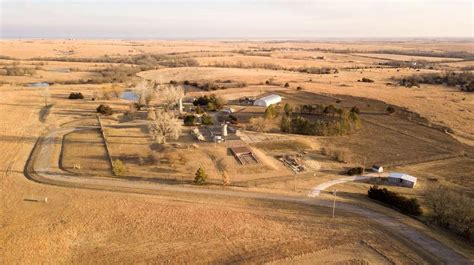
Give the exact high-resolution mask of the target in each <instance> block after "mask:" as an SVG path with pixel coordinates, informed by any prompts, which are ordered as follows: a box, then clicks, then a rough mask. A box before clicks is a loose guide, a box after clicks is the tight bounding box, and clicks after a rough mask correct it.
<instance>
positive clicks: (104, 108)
mask: <svg viewBox="0 0 474 265" xmlns="http://www.w3.org/2000/svg"><path fill="white" fill-rule="evenodd" d="M96 110H97V112H98V113H100V114H104V115H112V114H113V113H114V112H113V110H112V108H111V107H110V106H109V105H104V104H100V105H99V106H98V107H97V109H96Z"/></svg>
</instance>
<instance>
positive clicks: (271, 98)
mask: <svg viewBox="0 0 474 265" xmlns="http://www.w3.org/2000/svg"><path fill="white" fill-rule="evenodd" d="M280 101H281V97H280V96H279V95H276V94H271V95H268V96H265V97H263V98H259V99H257V100H255V102H254V105H255V106H265V107H267V106H270V105H272V104H276V103H278V102H280Z"/></svg>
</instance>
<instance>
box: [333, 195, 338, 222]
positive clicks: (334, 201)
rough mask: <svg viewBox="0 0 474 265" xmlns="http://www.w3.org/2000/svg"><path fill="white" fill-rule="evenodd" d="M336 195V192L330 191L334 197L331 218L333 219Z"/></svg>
mask: <svg viewBox="0 0 474 265" xmlns="http://www.w3.org/2000/svg"><path fill="white" fill-rule="evenodd" d="M336 193H337V190H333V191H332V194H333V195H334V200H333V203H332V218H334V214H335V213H336Z"/></svg>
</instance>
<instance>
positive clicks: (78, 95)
mask: <svg viewBox="0 0 474 265" xmlns="http://www.w3.org/2000/svg"><path fill="white" fill-rule="evenodd" d="M69 99H84V95H82V93H81V92H77V93H75V92H72V93H70V94H69Z"/></svg>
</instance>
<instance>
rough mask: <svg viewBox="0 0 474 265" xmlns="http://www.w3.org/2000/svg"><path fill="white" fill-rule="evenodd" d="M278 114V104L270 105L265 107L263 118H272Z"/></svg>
mask: <svg viewBox="0 0 474 265" xmlns="http://www.w3.org/2000/svg"><path fill="white" fill-rule="evenodd" d="M279 115H280V108H279V106H275V105H270V106H268V107H267V108H266V109H265V113H264V117H265V119H273V118H276V117H278V116H279Z"/></svg>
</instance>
